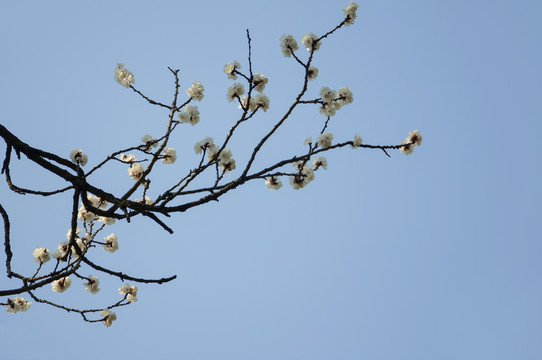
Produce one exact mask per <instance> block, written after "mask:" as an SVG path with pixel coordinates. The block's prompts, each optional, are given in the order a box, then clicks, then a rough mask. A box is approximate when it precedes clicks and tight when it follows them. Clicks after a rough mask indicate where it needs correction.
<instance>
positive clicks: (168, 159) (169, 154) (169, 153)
mask: <svg viewBox="0 0 542 360" xmlns="http://www.w3.org/2000/svg"><path fill="white" fill-rule="evenodd" d="M175 160H177V152H176V151H175V149H173V148H170V147H167V148H165V149H164V152H163V153H162V162H163V163H164V164H173V163H174V162H175Z"/></svg>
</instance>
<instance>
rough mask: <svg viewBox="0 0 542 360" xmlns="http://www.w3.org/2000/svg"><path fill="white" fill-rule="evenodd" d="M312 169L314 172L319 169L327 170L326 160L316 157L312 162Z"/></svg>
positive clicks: (322, 157)
mask: <svg viewBox="0 0 542 360" xmlns="http://www.w3.org/2000/svg"><path fill="white" fill-rule="evenodd" d="M312 167H313V168H314V170H315V171H316V170H318V169H319V168H320V167H322V168H323V169H324V170H327V159H326V158H325V157H324V156H318V157H317V158H316V159H314V160H312Z"/></svg>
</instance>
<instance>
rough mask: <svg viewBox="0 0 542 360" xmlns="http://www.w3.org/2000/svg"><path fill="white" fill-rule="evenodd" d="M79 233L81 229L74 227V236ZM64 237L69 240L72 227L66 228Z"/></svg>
mask: <svg viewBox="0 0 542 360" xmlns="http://www.w3.org/2000/svg"><path fill="white" fill-rule="evenodd" d="M80 233H81V229H79V228H75V236H76V237H77V235H79V234H80ZM66 238H67V239H68V240H71V238H72V229H68V231H67V232H66Z"/></svg>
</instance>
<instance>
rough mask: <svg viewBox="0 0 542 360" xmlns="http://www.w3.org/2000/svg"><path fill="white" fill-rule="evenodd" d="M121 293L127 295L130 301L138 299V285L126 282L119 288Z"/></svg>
mask: <svg viewBox="0 0 542 360" xmlns="http://www.w3.org/2000/svg"><path fill="white" fill-rule="evenodd" d="M119 294H121V295H123V294H124V295H126V297H125V298H126V300H127V301H129V302H136V301H137V286H130V284H124V285H122V286H121V287H120V288H119Z"/></svg>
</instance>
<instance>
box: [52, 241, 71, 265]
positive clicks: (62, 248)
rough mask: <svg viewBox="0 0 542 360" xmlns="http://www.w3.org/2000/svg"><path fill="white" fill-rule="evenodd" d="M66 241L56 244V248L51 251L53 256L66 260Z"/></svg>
mask: <svg viewBox="0 0 542 360" xmlns="http://www.w3.org/2000/svg"><path fill="white" fill-rule="evenodd" d="M68 244H69V242H68V241H62V242H60V243H59V244H58V250H55V252H53V254H52V255H53V258H55V259H57V260H60V261H66V255H67V254H68Z"/></svg>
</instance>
